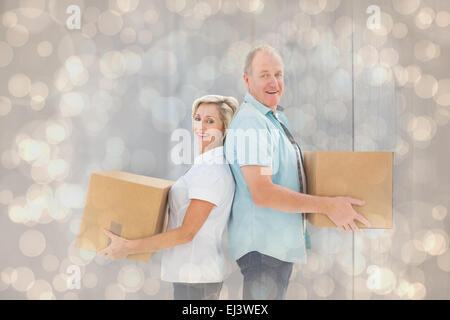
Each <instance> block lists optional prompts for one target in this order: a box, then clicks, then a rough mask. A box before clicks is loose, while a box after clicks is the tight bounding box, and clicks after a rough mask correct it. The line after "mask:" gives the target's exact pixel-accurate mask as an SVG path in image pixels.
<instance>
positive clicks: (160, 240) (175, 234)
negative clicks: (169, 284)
mask: <svg viewBox="0 0 450 320" xmlns="http://www.w3.org/2000/svg"><path fill="white" fill-rule="evenodd" d="M190 241H192V235H191V234H189V233H188V232H186V231H185V230H184V229H183V228H182V227H179V228H175V229H172V230H169V231H167V232H163V233H159V234H156V235H154V236H151V237H146V238H142V239H136V240H128V242H127V251H128V252H129V254H134V253H149V252H156V251H159V250H163V249H167V248H171V247H174V246H177V245H180V244H185V243H188V242H190Z"/></svg>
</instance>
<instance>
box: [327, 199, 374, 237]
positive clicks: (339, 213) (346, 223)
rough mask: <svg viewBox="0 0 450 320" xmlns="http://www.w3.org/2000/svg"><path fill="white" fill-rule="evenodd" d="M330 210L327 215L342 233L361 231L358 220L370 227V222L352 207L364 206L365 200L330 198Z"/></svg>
mask: <svg viewBox="0 0 450 320" xmlns="http://www.w3.org/2000/svg"><path fill="white" fill-rule="evenodd" d="M329 200H330V205H329V209H328V210H327V212H326V215H327V216H328V217H329V218H330V219H331V220H332V221H333V222H334V223H335V224H336V226H337V227H338V228H339V230H341V231H358V232H359V231H360V230H359V228H358V226H357V225H356V223H355V221H354V220H358V221H360V222H362V223H363V224H365V225H366V226H367V227H370V222H369V221H368V220H367V219H366V218H364V217H363V216H362V215H360V214H358V213H357V212H356V211H355V209H353V207H352V205H357V206H363V205H364V204H365V201H364V200H359V199H355V198H351V197H333V198H330V199H329Z"/></svg>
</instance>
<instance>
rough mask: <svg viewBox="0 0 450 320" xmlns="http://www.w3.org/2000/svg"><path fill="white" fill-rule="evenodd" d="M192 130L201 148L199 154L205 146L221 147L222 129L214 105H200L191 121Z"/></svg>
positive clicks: (221, 123) (217, 111)
mask: <svg viewBox="0 0 450 320" xmlns="http://www.w3.org/2000/svg"><path fill="white" fill-rule="evenodd" d="M192 130H193V131H194V136H195V138H196V139H197V142H198V144H199V146H200V147H201V150H200V152H201V153H202V152H204V151H205V150H206V147H207V146H209V147H213V146H218V145H222V137H223V135H224V127H223V122H222V120H221V119H220V114H219V109H218V107H217V105H216V104H214V103H202V104H201V105H200V106H199V107H198V108H197V111H196V113H195V114H194V118H193V121H192Z"/></svg>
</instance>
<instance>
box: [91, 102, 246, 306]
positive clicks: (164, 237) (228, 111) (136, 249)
mask: <svg viewBox="0 0 450 320" xmlns="http://www.w3.org/2000/svg"><path fill="white" fill-rule="evenodd" d="M237 108H238V102H237V100H236V99H235V98H233V97H223V96H218V95H207V96H204V97H201V98H199V99H197V100H195V101H194V103H193V106H192V129H193V133H194V137H195V139H196V142H197V143H198V147H199V150H198V155H197V156H196V157H195V159H194V164H193V165H192V167H191V168H190V169H189V170H188V171H187V172H186V173H185V174H184V175H183V176H182V177H181V178H179V179H178V180H177V181H176V182H175V183H174V185H173V186H172V188H171V189H170V192H169V197H168V201H169V220H168V226H167V232H164V233H161V234H157V235H154V236H151V237H147V238H142V239H136V240H127V239H124V238H121V237H119V236H117V235H115V234H113V233H111V232H110V231H108V230H105V233H106V235H108V236H109V237H110V238H111V243H110V245H109V246H108V247H107V248H105V249H103V250H102V251H100V252H99V254H101V255H105V256H106V257H111V258H113V259H116V260H120V259H122V258H125V257H126V256H127V255H129V254H133V253H143V252H156V251H159V250H163V254H162V263H161V279H162V280H164V281H169V282H172V283H173V288H174V299H196V300H200V299H218V298H219V294H220V290H221V288H222V283H223V279H224V276H225V266H226V263H225V257H224V253H223V249H222V235H223V231H224V229H225V226H226V224H227V221H228V217H229V215H230V211H231V205H232V202H233V196H234V187H235V186H234V178H233V175H232V173H231V170H230V167H229V165H228V164H227V163H226V161H225V158H224V152H223V141H224V138H225V135H226V131H227V129H228V126H229V124H230V122H231V119H232V118H233V116H234V115H235V113H236V111H237Z"/></svg>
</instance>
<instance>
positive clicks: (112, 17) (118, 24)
mask: <svg viewBox="0 0 450 320" xmlns="http://www.w3.org/2000/svg"><path fill="white" fill-rule="evenodd" d="M97 23H98V28H99V30H100V32H101V33H103V34H105V35H107V36H114V35H116V34H118V33H119V32H120V30H121V29H122V27H123V19H122V17H121V16H120V15H119V14H117V13H116V12H114V11H111V10H108V11H105V12H103V13H102V14H100V16H99V17H98V21H97Z"/></svg>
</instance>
